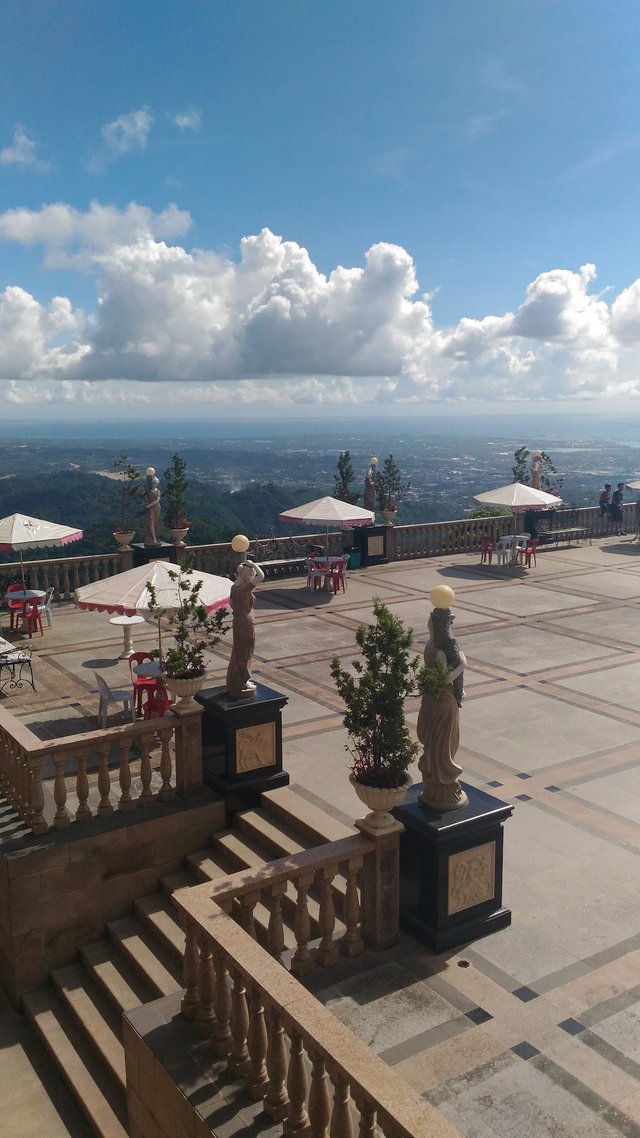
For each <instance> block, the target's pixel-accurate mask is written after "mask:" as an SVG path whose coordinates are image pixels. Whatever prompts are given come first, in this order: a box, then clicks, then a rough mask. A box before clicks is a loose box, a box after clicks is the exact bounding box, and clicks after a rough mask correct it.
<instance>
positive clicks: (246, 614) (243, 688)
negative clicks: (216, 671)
mask: <svg viewBox="0 0 640 1138" xmlns="http://www.w3.org/2000/svg"><path fill="white" fill-rule="evenodd" d="M261 581H264V573H263V572H262V569H261V568H260V566H259V565H256V564H255V562H253V561H245V562H243V564H242V565H241V566H240V568H239V569H238V572H237V575H236V579H235V581H234V583H233V585H232V586H231V593H230V604H231V612H232V613H233V646H232V649H231V658H230V660H229V667H228V668H227V695H228V696H230V697H231V699H241V698H242V696H246V695H250V694H251V692H254V691H255V690H256V685H255V684H254V683H252V682H251V679H250V675H251V660H252V657H253V650H254V648H255V643H256V629H255V621H254V615H253V605H254V601H255V598H254V595H253V590H254V589H255V587H256V585H259V584H260V582H261Z"/></svg>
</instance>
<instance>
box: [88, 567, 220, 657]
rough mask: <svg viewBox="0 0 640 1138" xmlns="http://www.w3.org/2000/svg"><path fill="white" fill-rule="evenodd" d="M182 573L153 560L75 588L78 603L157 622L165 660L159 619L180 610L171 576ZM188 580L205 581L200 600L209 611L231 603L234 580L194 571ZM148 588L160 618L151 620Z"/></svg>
mask: <svg viewBox="0 0 640 1138" xmlns="http://www.w3.org/2000/svg"><path fill="white" fill-rule="evenodd" d="M179 571H180V570H179V567H178V566H176V565H170V564H169V562H167V561H151V562H150V563H149V564H148V565H139V566H138V567H137V568H136V569H128V570H127V572H126V573H116V575H115V576H114V577H106V578H105V579H104V580H103V581H94V582H93V583H92V584H91V585H81V586H80V588H79V589H76V592H75V602H76V604H77V606H78V608H79V609H90V610H93V611H98V612H111V613H121V614H122V615H123V616H134V615H135V614H136V613H141V614H142V616H144V617H146V618H147V619H152V620H155V619H157V621H158V648H159V650H160V659H162V631H161V628H160V618H161V617H162V616H164V615H165V614H166V613H172V612H176V611H177V610H178V609H179V608H180V597H179V594H178V581H176V580H172V578H171V576H170V574H173V575H174V576H175V574H176V573H178V572H179ZM187 581H188V582H189V584H190V585H195V584H196V582H197V581H202V587H201V589H200V595H199V599H200V601H201V602H202V604H203V605H204V606H205V608H206V610H207V612H214V611H215V610H216V609H220V608H224V606H225V605H227V604H228V603H229V598H230V592H231V581H229V579H228V578H227V577H216V576H215V575H214V574H213V573H201V572H200V570H198V569H194V570H193V571H191V572H190V573H189V576H188V577H187ZM149 585H153V587H154V588H155V590H156V603H157V605H158V606H159V608H160V610H161V611H160V612H159V613H158V615H157V617H156V614H154V616H153V617H151V614H150V613H149V603H150V599H151V598H150V596H149V588H148V586H149Z"/></svg>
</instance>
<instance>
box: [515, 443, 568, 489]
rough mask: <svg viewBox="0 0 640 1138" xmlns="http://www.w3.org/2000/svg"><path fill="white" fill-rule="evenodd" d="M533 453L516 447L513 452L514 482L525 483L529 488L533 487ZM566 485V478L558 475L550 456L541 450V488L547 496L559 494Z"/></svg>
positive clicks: (524, 448) (525, 448)
mask: <svg viewBox="0 0 640 1138" xmlns="http://www.w3.org/2000/svg"><path fill="white" fill-rule="evenodd" d="M530 457H531V451H530V450H528V449H527V447H516V449H515V450H514V452H513V460H514V461H513V466H512V468H511V470H512V473H513V481H514V482H523V483H525V484H526V485H527V486H530V485H531V465H530V463H529V461H528V460H529V458H530ZM563 483H564V478H562V476H561V475H559V474H558V471H557V470H556V468H555V466H554V465H553V463H552V461H551V459H550V458H549V455H548V454H547V453H546V452H545V451H543V450H541V451H540V488H541V489H542V490H544V491H546V493H547V494H559V493H560V490H561V489H562V486H563Z"/></svg>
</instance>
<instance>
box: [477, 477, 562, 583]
mask: <svg viewBox="0 0 640 1138" xmlns="http://www.w3.org/2000/svg"><path fill="white" fill-rule="evenodd" d="M473 500H474V502H478V503H479V504H480V505H481V506H506V507H507V508H508V509H510V510H511V511H512V513H513V514H514V515H516V514H524V513H525V512H526V511H527V510H549V509H551V508H552V507H554V506H560V505H562V498H559V497H558V495H557V494H547V492H546V491H545V490H536V489H535V487H534V486H528V485H527V484H526V482H510V483H509V485H508V486H498V487H497V488H496V489H495V490H487V491H486V493H484V494H474V497H473ZM513 525H514V529H515V526H516V519H515V516H514V519H513ZM516 552H517V551H516V543H515V541H514V542H513V552H512V561H513V562H514V563H515V559H516Z"/></svg>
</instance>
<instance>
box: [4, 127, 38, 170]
mask: <svg viewBox="0 0 640 1138" xmlns="http://www.w3.org/2000/svg"><path fill="white" fill-rule="evenodd" d="M36 145H37V144H36V142H35V139H33V138H32V137H31V135H30V134H28V133H27V131H26V130H25V128H24V127H23V126H21V124H20V123H16V128H15V130H14V132H13V145H12V146H5V147H4V148H3V149H2V150H0V166H31V167H32V168H33V169H34V170H41V171H42V170H48V169H49V165H48V163H46V162H42V161H41V160H40V159H39V158H38V156H37V154H36Z"/></svg>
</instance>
